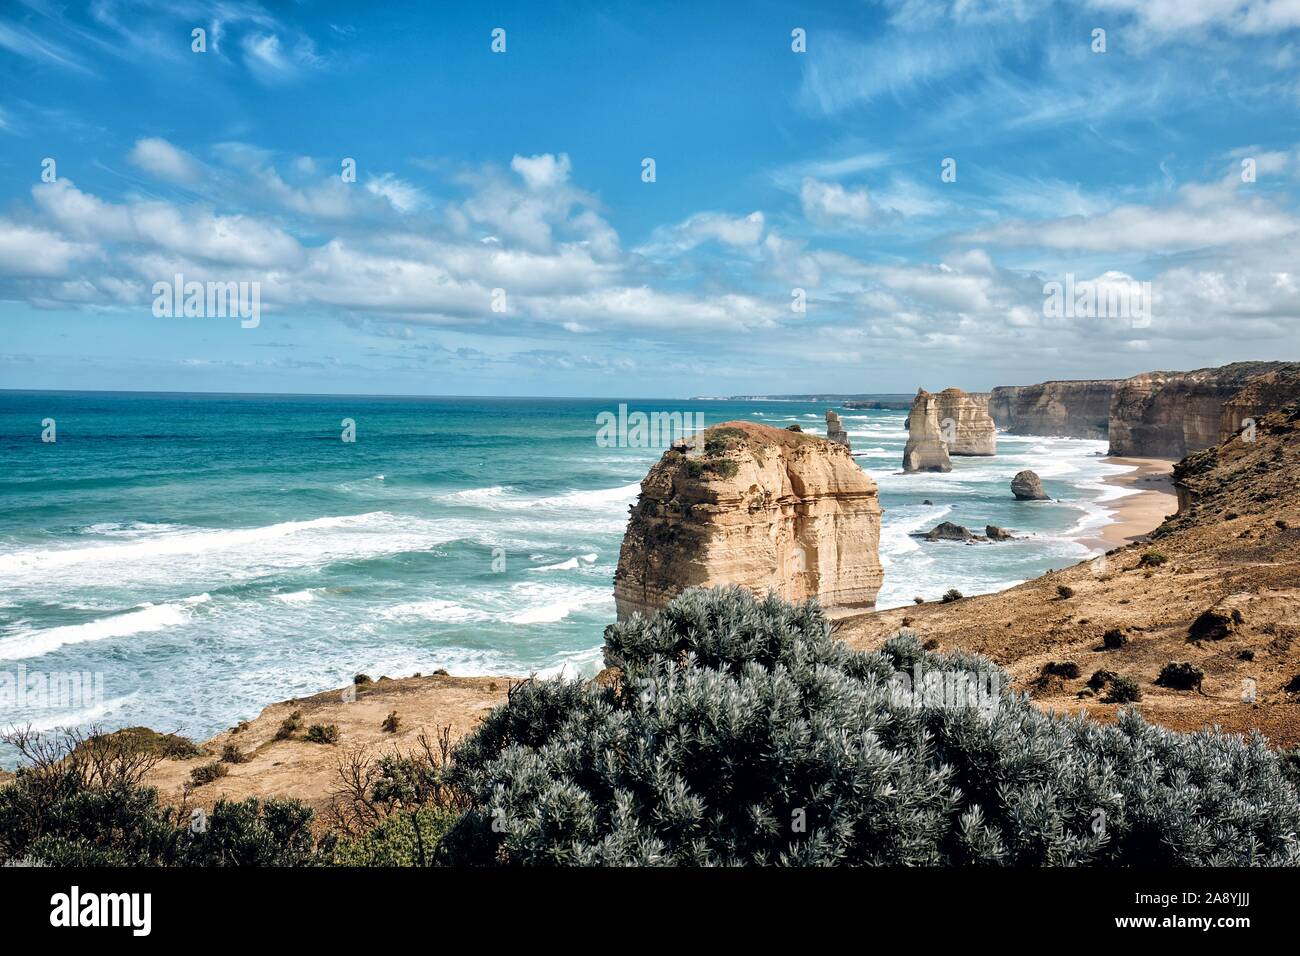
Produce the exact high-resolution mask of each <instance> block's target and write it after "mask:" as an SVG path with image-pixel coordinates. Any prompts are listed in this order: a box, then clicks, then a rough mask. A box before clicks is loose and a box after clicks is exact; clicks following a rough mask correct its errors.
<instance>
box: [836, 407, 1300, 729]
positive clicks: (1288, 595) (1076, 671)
mask: <svg viewBox="0 0 1300 956" xmlns="http://www.w3.org/2000/svg"><path fill="white" fill-rule="evenodd" d="M1297 475H1300V403H1297V404H1292V405H1289V406H1287V407H1285V408H1283V409H1282V410H1280V411H1272V412H1268V413H1267V414H1265V415H1263V416H1261V417H1260V418H1259V420H1258V422H1257V423H1256V430H1255V435H1254V440H1253V441H1246V440H1244V438H1243V436H1233V437H1231V438H1230V439H1229V440H1227V441H1225V442H1223V443H1220V444H1217V445H1216V446H1214V447H1212V448H1209V449H1206V450H1203V451H1201V452H1199V453H1197V454H1194V455H1191V456H1189V457H1187V458H1185V459H1184V460H1183V461H1181V462H1180V463H1179V464H1178V465H1177V466H1176V467H1175V469H1174V479H1175V483H1176V484H1175V486H1176V489H1177V491H1178V494H1179V501H1180V507H1179V510H1178V513H1177V514H1176V515H1173V516H1171V517H1169V518H1168V519H1166V521H1165V522H1164V523H1163V524H1162V525H1161V526H1160V527H1159V528H1157V529H1155V530H1154V531H1153V532H1152V534H1151V540H1150V541H1149V542H1143V543H1134V544H1130V545H1126V546H1124V547H1120V548H1116V549H1114V550H1112V551H1111V552H1109V553H1107V554H1106V555H1104V556H1099V557H1096V558H1093V559H1090V560H1087V561H1083V562H1080V563H1079V564H1076V565H1074V566H1073V567H1069V568H1065V569H1062V570H1060V571H1055V572H1049V573H1047V574H1045V575H1043V576H1042V577H1039V578H1036V579H1034V580H1031V581H1027V582H1025V583H1024V584H1021V585H1018V586H1016V587H1013V588H1010V589H1008V590H1005V591H999V592H997V593H994V594H984V595H979V596H977V597H970V598H964V599H961V600H956V601H952V602H949V603H941V602H933V603H927V604H922V605H916V606H908V607H905V608H898V609H895V610H887V611H877V612H874V613H871V614H867V615H863V616H861V617H858V618H854V619H853V620H851V621H846V622H843V623H842V624H841V628H840V631H839V634H840V636H841V637H842V638H843V639H844V640H846V641H847V642H848V643H849V644H850V645H852V646H854V647H858V648H864V649H875V648H878V647H879V646H880V645H881V643H882V642H883V641H884V640H885V639H886V638H887V637H888V636H890V635H892V634H895V633H897V632H898V630H899V628H901V627H906V628H908V629H910V630H911V631H913V632H915V633H916V634H917V636H918V637H920V638H921V639H922V640H923V641H933V642H936V643H937V645H938V646H939V647H940V648H941V649H942V650H944V651H956V650H963V651H971V652H975V653H980V654H986V655H988V656H990V657H992V658H993V659H994V660H996V661H998V662H999V663H1000V664H1002V665H1003V666H1005V667H1007V668H1008V670H1009V671H1010V672H1011V674H1012V676H1013V678H1014V679H1015V682H1016V687H1017V689H1018V690H1023V691H1027V692H1029V693H1030V694H1031V695H1032V696H1033V698H1034V699H1035V701H1036V702H1037V703H1038V704H1039V706H1041V707H1044V708H1051V709H1055V710H1056V711H1058V712H1064V711H1079V710H1080V709H1083V710H1085V711H1087V712H1088V713H1089V714H1091V715H1092V716H1094V717H1098V718H1100V719H1103V720H1111V719H1114V717H1115V716H1116V714H1117V712H1118V711H1119V709H1120V708H1121V706H1122V705H1121V704H1119V703H1117V702H1116V701H1115V700H1114V699H1111V698H1109V696H1108V692H1107V690H1106V688H1107V687H1109V686H1110V682H1111V681H1113V680H1114V679H1115V678H1117V677H1125V678H1128V679H1130V680H1132V681H1133V682H1135V684H1136V686H1137V687H1138V688H1140V693H1141V699H1140V701H1139V702H1138V703H1137V705H1136V706H1137V707H1138V709H1139V711H1140V712H1141V713H1142V716H1144V717H1145V718H1146V719H1148V720H1152V721H1155V722H1157V723H1160V724H1163V725H1164V726H1166V727H1170V728H1172V729H1175V730H1184V731H1191V730H1201V729H1206V728H1208V727H1210V726H1212V725H1216V724H1217V725H1218V726H1220V727H1221V728H1223V729H1224V730H1228V731H1232V732H1240V733H1249V732H1251V731H1253V730H1259V731H1261V732H1262V733H1264V734H1265V735H1266V736H1267V737H1268V738H1269V739H1270V741H1271V743H1272V745H1273V746H1275V747H1291V746H1295V745H1296V744H1297V743H1300V623H1297V622H1300V587H1297V582H1300V481H1297V480H1296V477H1297ZM1175 662H1177V663H1179V665H1180V666H1181V664H1183V663H1185V664H1186V665H1187V666H1186V667H1185V668H1182V670H1183V671H1185V672H1187V673H1190V674H1192V675H1194V677H1195V679H1196V680H1197V681H1198V686H1199V690H1198V689H1186V688H1183V689H1179V688H1178V687H1174V686H1169V685H1168V683H1167V682H1162V680H1161V675H1162V674H1164V673H1167V672H1168V669H1169V668H1170V666H1171V664H1172V663H1175ZM1196 675H1199V676H1196ZM1247 694H1248V695H1249V697H1248V698H1247V697H1246V696H1243V695H1247Z"/></svg>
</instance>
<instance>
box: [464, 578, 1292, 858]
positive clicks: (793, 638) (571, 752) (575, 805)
mask: <svg viewBox="0 0 1300 956" xmlns="http://www.w3.org/2000/svg"><path fill="white" fill-rule="evenodd" d="M606 663H607V664H609V665H613V666H618V667H620V668H621V669H622V675H621V680H619V681H618V682H615V683H612V684H608V685H592V686H588V685H586V684H584V683H581V682H577V681H563V680H558V679H556V680H532V681H527V682H525V683H523V684H522V685H519V686H517V687H515V688H513V689H512V691H511V694H510V697H509V700H508V702H507V703H506V704H504V705H502V706H500V707H498V708H496V709H495V710H493V711H492V712H491V713H490V714H489V715H488V716H487V718H486V719H485V720H484V721H483V722H482V724H480V726H479V728H478V729H477V731H476V732H475V733H473V734H472V735H470V736H469V737H467V738H465V739H464V740H463V741H462V742H461V744H460V745H459V746H458V747H457V748H456V751H455V755H454V761H453V765H452V769H451V772H450V782H451V783H453V784H454V785H456V786H458V787H459V788H460V789H461V790H462V792H463V793H464V794H465V795H466V797H467V799H469V800H470V801H472V805H471V807H470V808H469V810H468V811H467V812H466V813H465V814H464V815H463V816H462V817H461V818H460V820H459V821H458V822H457V823H456V825H455V826H454V827H453V828H452V829H451V831H450V832H449V833H448V834H447V836H446V838H445V839H444V841H443V848H444V849H445V850H446V852H447V854H448V859H449V861H450V862H452V863H456V864H512V865H525V864H549V865H555V864H563V865H614V864H619V865H638V864H641V865H650V864H655V865H673V864H678V865H711V864H718V865H727V864H786V865H826V864H845V865H847V864H883V865H900V864H906V865H942V864H947V865H956V864H976V865H989V864H1003V865H1043V864H1052V865H1066V864H1089V863H1091V864H1108V865H1115V864H1146V865H1219V864H1247V863H1253V864H1260V863H1269V864H1292V865H1294V864H1297V863H1300V843H1298V842H1297V833H1300V801H1298V800H1297V794H1296V791H1295V789H1294V788H1293V787H1292V786H1291V784H1289V783H1288V782H1287V781H1286V779H1285V777H1284V775H1283V771H1282V769H1281V766H1280V764H1279V762H1278V760H1277V758H1276V757H1275V756H1274V755H1273V754H1272V753H1270V752H1269V750H1268V748H1267V746H1266V744H1265V742H1264V741H1263V739H1262V738H1260V737H1258V736H1253V737H1251V738H1250V739H1243V738H1240V737H1236V736H1228V735H1221V734H1218V733H1211V732H1203V733H1195V734H1178V733H1174V732H1172V731H1168V730H1165V729H1162V728H1159V727H1156V726H1153V725H1150V724H1147V723H1146V722H1145V721H1143V720H1142V719H1141V717H1140V716H1138V715H1137V714H1136V713H1135V712H1133V711H1131V710H1130V711H1125V712H1123V713H1121V714H1120V715H1119V717H1118V719H1117V721H1116V722H1115V723H1114V724H1112V725H1105V724H1100V723H1098V722H1095V721H1090V720H1088V719H1086V718H1084V717H1081V716H1073V717H1070V716H1060V715H1056V714H1051V713H1045V712H1042V711H1039V710H1037V709H1036V708H1034V707H1033V705H1032V704H1031V703H1030V702H1029V701H1028V699H1027V698H1025V697H1023V696H1020V695H1016V694H1014V693H1012V692H1011V691H1010V680H1009V678H1008V677H1007V675H1006V674H1005V672H1003V671H1002V670H1001V669H1000V668H998V667H997V666H996V665H994V664H993V663H991V662H990V661H988V660H986V659H984V658H980V657H977V656H974V655H969V654H963V653H951V654H932V653H929V652H927V651H925V650H924V649H923V648H922V647H921V645H920V644H919V643H918V641H917V640H916V638H915V637H914V636H912V635H910V634H902V635H898V636H896V637H894V638H892V639H890V640H889V641H888V642H887V643H886V644H885V646H884V647H883V648H882V649H881V650H880V651H878V652H874V653H866V652H861V651H853V650H850V649H849V648H848V647H846V646H845V645H844V644H843V643H842V642H840V641H838V640H836V639H835V638H834V637H832V636H831V633H830V627H829V625H828V622H827V621H826V619H825V617H824V615H823V614H822V612H821V611H820V610H819V609H818V608H817V607H816V606H815V605H813V604H808V605H803V606H798V607H792V606H791V605H788V604H785V603H784V602H782V601H780V600H778V599H776V598H775V597H769V598H768V599H766V600H764V601H761V602H759V601H755V600H754V599H753V598H752V597H751V596H749V595H748V594H747V593H746V592H744V591H742V590H740V589H737V588H731V589H719V590H716V591H688V592H686V593H684V594H683V595H681V596H680V597H678V599H677V600H675V601H674V602H673V603H672V604H670V605H669V606H668V607H667V608H665V609H664V610H663V611H662V612H661V613H660V614H658V615H657V616H656V617H654V618H653V619H652V620H649V621H647V620H644V619H641V618H637V619H634V620H632V621H627V622H623V623H619V624H615V625H612V626H611V627H609V628H608V629H607V630H606ZM918 673H919V674H921V676H922V677H923V679H924V675H925V674H929V675H932V676H933V675H938V676H939V677H944V676H945V675H952V676H956V677H964V678H968V679H971V680H974V681H975V683H976V684H977V685H979V684H980V683H981V682H983V681H987V682H990V683H992V682H997V690H998V693H997V694H996V695H995V697H994V698H993V701H992V706H991V707H987V708H985V707H971V706H965V705H962V704H961V702H960V700H958V701H954V702H951V703H950V704H948V705H944V703H943V702H939V703H933V702H929V701H928V700H926V699H925V698H924V696H923V697H922V700H921V701H919V702H918V701H917V700H916V698H915V697H910V698H909V697H904V696H900V695H899V694H898V688H899V686H900V682H903V681H905V680H907V679H908V678H906V677H904V676H903V675H908V676H909V677H910V676H911V675H916V674H918ZM1120 680H1121V681H1122V680H1123V679H1122V678H1121V679H1120ZM927 686H928V685H927ZM967 703H969V701H967ZM1098 811H1101V812H1103V813H1104V814H1105V819H1106V826H1105V828H1104V831H1101V832H1094V831H1093V823H1094V822H1095V820H1096V818H1097V817H1096V814H1097V812H1098Z"/></svg>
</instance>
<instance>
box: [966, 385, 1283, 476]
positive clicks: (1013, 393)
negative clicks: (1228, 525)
mask: <svg viewBox="0 0 1300 956" xmlns="http://www.w3.org/2000/svg"><path fill="white" fill-rule="evenodd" d="M1297 398H1300V364H1297V363H1287V362H1237V363H1234V364H1232V365H1224V366H1222V367H1220V368H1203V369H1196V370H1194V371H1190V372H1159V371H1157V372H1143V373H1142V374H1140V375H1134V376H1132V377H1131V378H1127V379H1095V380H1081V381H1052V382H1040V383H1038V384H1037V385H999V386H997V387H996V388H994V389H993V391H992V392H991V393H990V395H989V400H988V411H989V415H990V417H991V418H992V420H993V422H994V424H995V425H996V426H997V427H998V428H1002V429H1005V430H1006V431H1008V432H1011V433H1012V434H1018V435H1059V436H1061V437H1065V438H1090V439H1106V438H1109V439H1110V454H1112V455H1125V456H1132V457H1137V458H1181V457H1183V456H1184V455H1186V454H1189V453H1191V452H1194V451H1199V450H1201V449H1202V448H1208V447H1210V446H1211V445H1214V444H1216V443H1217V442H1219V441H1221V440H1223V439H1225V438H1227V437H1228V436H1230V435H1231V434H1233V432H1235V431H1236V430H1237V429H1239V428H1240V427H1241V426H1242V423H1243V421H1244V420H1245V419H1247V418H1251V419H1257V418H1259V417H1260V416H1261V415H1263V414H1265V413H1266V412H1269V411H1272V410H1274V409H1277V408H1281V407H1282V406H1283V405H1285V404H1287V403H1288V402H1291V401H1294V400H1296V399H1297Z"/></svg>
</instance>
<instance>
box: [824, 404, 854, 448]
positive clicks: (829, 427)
mask: <svg viewBox="0 0 1300 956" xmlns="http://www.w3.org/2000/svg"><path fill="white" fill-rule="evenodd" d="M826 440H827V441H833V442H835V444H837V445H843V446H844V447H845V448H847V449H849V450H850V451H852V450H853V446H852V445H850V444H849V433H848V432H846V431H845V430H844V425H843V424H841V423H840V416H839V414H838V413H836V412H834V411H832V410H831V409H829V408H828V409H826Z"/></svg>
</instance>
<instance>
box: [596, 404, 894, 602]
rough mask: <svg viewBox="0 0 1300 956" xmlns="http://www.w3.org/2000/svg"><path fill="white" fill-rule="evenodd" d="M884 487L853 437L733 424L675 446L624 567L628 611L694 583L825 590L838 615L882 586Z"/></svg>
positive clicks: (630, 537) (651, 485) (632, 527)
mask: <svg viewBox="0 0 1300 956" xmlns="http://www.w3.org/2000/svg"><path fill="white" fill-rule="evenodd" d="M879 541H880V501H879V497H878V496H877V493H876V484H875V482H873V481H872V480H871V478H870V477H868V476H867V474H866V473H865V472H863V471H862V469H861V468H859V467H858V465H857V464H856V463H855V462H854V460H853V457H852V455H851V454H850V453H849V450H848V449H847V448H845V447H844V446H843V445H839V444H836V443H834V442H830V441H827V440H825V439H823V438H819V437H817V436H815V435H808V434H804V433H802V432H793V431H788V430H784V429H778V428H771V427H769V426H766V425H758V424H755V423H753V422H727V423H725V424H722V425H717V426H714V427H713V428H710V429H707V430H706V431H705V432H704V433H703V434H702V435H699V436H696V437H695V438H694V439H692V441H691V442H689V443H687V444H684V445H681V446H677V447H675V448H673V449H670V450H669V451H667V452H665V453H664V455H663V457H662V458H661V459H660V460H659V461H658V463H656V464H655V465H654V467H653V468H651V469H650V472H649V474H647V475H646V477H645V479H644V480H643V481H642V482H641V496H640V498H638V500H637V503H636V504H635V505H633V507H632V509H631V517H630V518H629V520H628V526H627V532H626V534H625V535H624V536H623V546H622V549H621V550H620V552H619V558H618V570H617V571H616V572H615V574H614V598H615V601H616V603H617V606H618V619H619V620H624V619H626V618H628V617H630V616H631V615H632V614H634V613H641V614H646V615H649V614H652V613H654V612H655V611H657V610H658V609H660V608H661V607H663V606H664V605H666V604H667V603H668V602H669V601H671V600H672V598H673V597H675V596H676V595H677V594H679V593H681V592H682V591H684V590H686V589H687V588H691V587H713V586H715V585H719V584H738V585H740V586H742V587H745V588H747V589H749V590H750V591H752V592H753V593H754V594H756V595H758V596H764V595H766V594H767V593H768V591H774V592H776V594H777V595H779V596H780V597H782V598H784V599H786V600H788V601H803V600H807V599H808V598H812V597H815V598H817V599H818V601H819V602H820V603H821V605H822V607H823V608H825V609H826V610H827V612H828V613H829V614H830V615H831V616H832V617H841V616H844V615H846V614H852V613H857V612H861V611H864V610H869V609H870V608H871V607H873V606H874V605H875V601H876V594H877V592H878V591H879V590H880V583H881V579H882V571H881V567H880V559H879V556H878V551H877V549H878V545H879Z"/></svg>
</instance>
